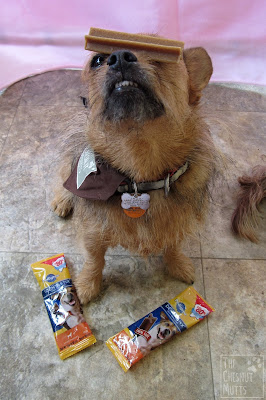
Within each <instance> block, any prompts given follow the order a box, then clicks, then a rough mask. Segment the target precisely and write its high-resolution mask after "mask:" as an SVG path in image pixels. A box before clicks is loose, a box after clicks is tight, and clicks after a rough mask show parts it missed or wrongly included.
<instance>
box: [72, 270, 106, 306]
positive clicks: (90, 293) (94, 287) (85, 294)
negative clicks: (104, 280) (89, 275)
mask: <svg viewBox="0 0 266 400" xmlns="http://www.w3.org/2000/svg"><path fill="white" fill-rule="evenodd" d="M75 287H76V290H77V294H78V298H79V300H80V302H81V304H87V303H88V302H89V301H90V300H92V299H93V298H95V297H97V296H98V294H99V292H100V285H99V284H98V282H96V281H93V280H92V281H90V282H88V281H84V280H83V278H82V277H81V276H79V277H78V278H77V279H76V281H75Z"/></svg>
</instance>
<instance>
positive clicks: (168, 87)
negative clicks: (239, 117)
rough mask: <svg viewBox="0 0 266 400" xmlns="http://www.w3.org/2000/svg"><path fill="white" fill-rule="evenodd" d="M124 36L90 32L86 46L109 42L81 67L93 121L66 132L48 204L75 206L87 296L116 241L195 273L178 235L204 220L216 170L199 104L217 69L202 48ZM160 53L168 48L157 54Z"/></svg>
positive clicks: (80, 286)
mask: <svg viewBox="0 0 266 400" xmlns="http://www.w3.org/2000/svg"><path fill="white" fill-rule="evenodd" d="M97 35H98V36H99V37H97ZM105 36H106V43H107V42H108V46H107V45H106V46H105V45H104V43H105ZM91 37H92V39H91ZM95 37H96V39H95ZM121 37H122V39H123V35H122V36H121ZM99 38H100V39H99ZM119 38H120V36H119V33H118V34H117V35H116V34H110V31H108V32H107V33H106V34H105V33H104V32H102V31H100V33H99V32H98V31H97V30H96V33H95V30H94V31H93V35H89V38H87V41H88V43H89V44H90V40H92V42H91V46H92V47H89V48H90V49H94V48H95V47H94V46H95V43H96V42H97V43H99V42H101V43H100V44H101V45H102V44H103V47H102V49H103V50H102V51H98V50H96V51H93V52H92V54H91V56H90V59H89V61H88V63H87V64H86V66H85V68H84V71H83V80H84V82H85V84H86V85H87V88H88V89H87V90H88V92H87V100H88V115H87V128H86V130H84V132H74V133H73V134H71V135H69V136H68V137H66V138H65V146H63V147H64V148H65V150H64V151H62V152H61V153H60V159H61V165H60V166H58V180H57V183H56V184H55V185H54V193H55V195H54V199H53V201H52V208H53V210H54V211H55V213H56V214H57V215H58V216H60V217H66V216H67V215H68V214H70V212H71V211H73V213H74V220H75V222H76V227H77V236H78V238H79V240H80V241H81V242H82V245H83V248H84V249H85V263H84V267H83V270H82V271H81V273H80V274H79V276H78V277H77V279H76V281H75V286H76V289H77V293H78V296H79V299H80V301H81V303H83V304H85V303H87V302H88V301H89V300H91V299H92V298H93V297H95V296H97V295H98V294H99V291H100V287H101V281H102V271H103V268H104V265H105V259H104V256H105V253H106V251H107V249H108V247H115V246H117V245H121V246H123V247H124V248H126V249H128V250H129V251H130V252H133V253H137V254H139V255H140V256H143V257H148V256H150V255H158V254H162V255H163V260H164V264H165V265H166V267H167V270H168V273H169V274H170V275H171V276H172V277H174V278H176V279H179V280H181V281H184V282H186V283H188V284H191V283H192V282H193V281H194V279H195V275H194V266H193V264H192V261H191V260H190V259H189V258H188V257H186V256H185V255H184V254H183V252H182V241H183V239H185V238H186V237H187V236H188V235H194V234H196V232H197V231H198V228H199V225H200V223H201V222H202V221H203V219H204V215H205V212H206V208H207V204H208V197H209V184H210V182H211V179H212V176H213V174H214V170H215V159H216V152H215V149H214V145H213V142H212V139H211V136H210V132H209V128H208V126H207V124H206V123H205V121H204V118H203V117H202V115H201V112H200V108H199V106H198V104H199V101H200V98H201V96H202V91H203V89H204V88H205V87H206V85H207V84H208V82H209V80H210V77H211V75H212V62H211V59H210V57H209V55H208V53H207V52H206V50H204V49H203V48H201V47H198V48H188V49H184V48H183V44H182V43H181V42H177V44H176V45H175V43H168V42H167V41H166V42H163V44H160V43H161V42H160V38H158V37H157V36H156V35H151V36H149V38H150V39H147V35H146V36H144V39H143V41H144V42H145V43H146V42H147V43H148V44H147V43H146V45H145V46H144V45H143V44H141V45H140V46H138V45H136V44H135V42H136V41H138V40H139V36H137V38H135V37H134V38H133V44H132V43H129V44H128V47H123V46H124V45H125V46H127V44H126V43H127V40H131V38H130V37H129V38H126V39H127V40H124V39H123V40H122V41H120V40H119ZM149 40H150V42H149ZM157 40H158V48H156V41H157ZM171 45H173V46H174V48H175V50H174V51H172V53H173V56H174V58H173V59H171V61H169V59H168V55H165V54H166V53H165V52H166V50H167V49H168V48H169V47H170V46H171ZM97 46H98V44H97ZM149 49H151V51H149ZM170 50H171V49H170ZM167 51H168V50H167ZM156 52H157V53H158V52H162V53H163V56H162V57H159V58H158V57H155V58H156V59H155V58H154V57H153V54H154V53H156ZM172 53H171V54H172ZM167 54H168V53H167ZM158 60H161V61H158Z"/></svg>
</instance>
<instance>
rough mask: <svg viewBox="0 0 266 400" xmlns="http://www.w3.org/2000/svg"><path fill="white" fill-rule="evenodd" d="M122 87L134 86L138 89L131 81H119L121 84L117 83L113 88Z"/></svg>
mask: <svg viewBox="0 0 266 400" xmlns="http://www.w3.org/2000/svg"><path fill="white" fill-rule="evenodd" d="M122 86H134V87H138V84H137V83H135V82H132V81H121V82H117V83H116V84H115V88H116V89H117V88H120V87H122Z"/></svg>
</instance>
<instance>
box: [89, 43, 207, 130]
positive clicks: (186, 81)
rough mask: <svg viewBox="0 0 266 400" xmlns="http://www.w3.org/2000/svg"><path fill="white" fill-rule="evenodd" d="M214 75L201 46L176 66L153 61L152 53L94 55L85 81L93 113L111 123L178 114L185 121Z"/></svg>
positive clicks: (131, 52)
mask: <svg viewBox="0 0 266 400" xmlns="http://www.w3.org/2000/svg"><path fill="white" fill-rule="evenodd" d="M211 74H212V63H211V60H210V57H209V56H208V54H207V52H206V51H205V50H204V49H203V48H194V49H188V50H185V51H184V57H183V60H181V61H180V62H178V63H168V62H155V61H152V60H151V59H150V58H149V57H148V55H146V54H145V53H143V52H142V53H141V52H138V51H136V52H133V51H130V50H126V49H125V50H118V51H115V52H113V53H112V54H111V55H106V54H96V53H93V55H92V56H91V58H90V60H89V62H88V64H87V66H86V68H85V70H84V73H83V77H84V79H85V80H87V81H88V82H89V106H90V109H91V113H92V114H94V115H101V116H102V117H103V118H104V119H106V120H108V121H112V122H117V121H119V122H121V121H122V120H133V121H136V122H140V123H144V122H145V121H147V120H154V119H156V118H159V117H162V116H166V115H169V114H170V115H173V114H174V115H175V117H178V115H177V112H178V111H179V113H180V117H182V118H183V116H184V113H186V112H188V110H189V105H191V104H196V103H197V102H198V100H199V98H200V96H201V91H202V89H203V88H204V87H205V86H206V85H207V83H208V82H209V79H210V77H211Z"/></svg>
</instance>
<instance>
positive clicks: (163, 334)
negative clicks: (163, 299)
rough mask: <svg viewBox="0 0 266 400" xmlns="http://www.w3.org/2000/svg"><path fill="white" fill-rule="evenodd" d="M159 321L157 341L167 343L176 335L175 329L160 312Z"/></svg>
mask: <svg viewBox="0 0 266 400" xmlns="http://www.w3.org/2000/svg"><path fill="white" fill-rule="evenodd" d="M160 316H161V321H160V323H159V324H158V325H157V329H158V331H157V339H159V340H164V341H167V340H169V339H170V338H171V337H172V336H174V335H175V334H176V333H177V328H176V326H175V325H174V324H173V322H172V321H170V319H169V318H168V317H167V315H166V314H165V313H163V312H161V315H160Z"/></svg>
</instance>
